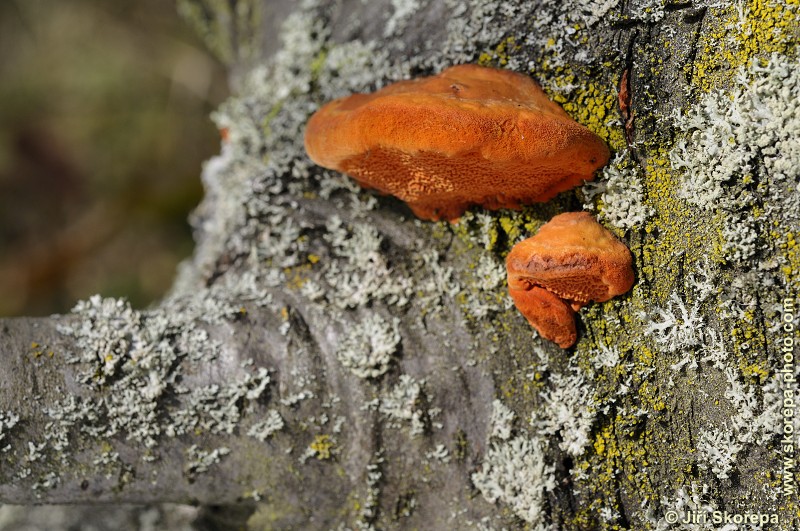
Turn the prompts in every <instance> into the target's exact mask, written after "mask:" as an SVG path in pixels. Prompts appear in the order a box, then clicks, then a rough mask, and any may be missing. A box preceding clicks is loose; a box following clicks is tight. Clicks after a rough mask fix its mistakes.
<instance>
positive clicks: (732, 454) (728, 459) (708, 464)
mask: <svg viewBox="0 0 800 531" xmlns="http://www.w3.org/2000/svg"><path fill="white" fill-rule="evenodd" d="M741 450H742V444H741V443H740V442H738V441H737V440H736V438H735V437H734V435H733V433H732V432H731V431H730V430H729V429H727V428H722V429H717V428H714V427H710V428H708V427H707V428H705V429H703V430H701V434H700V440H698V441H697V459H698V465H700V468H703V469H706V470H708V469H710V470H711V471H712V472H713V473H714V475H715V476H717V478H719V479H728V478H729V477H730V473H731V472H732V471H733V468H734V463H735V462H736V457H737V455H738V454H739V452H740V451H741Z"/></svg>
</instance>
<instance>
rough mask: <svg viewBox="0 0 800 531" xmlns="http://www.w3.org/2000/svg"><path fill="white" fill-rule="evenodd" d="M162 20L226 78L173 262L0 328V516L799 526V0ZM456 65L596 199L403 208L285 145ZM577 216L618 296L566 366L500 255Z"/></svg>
mask: <svg viewBox="0 0 800 531" xmlns="http://www.w3.org/2000/svg"><path fill="white" fill-rule="evenodd" d="M181 5H182V9H183V10H184V12H185V13H186V14H187V16H189V17H190V18H191V19H192V20H193V21H194V22H195V23H196V24H197V25H198V27H199V28H200V29H201V31H202V32H203V33H205V34H206V35H208V36H209V40H210V44H211V46H212V47H213V48H215V49H217V50H218V51H219V52H220V53H221V54H222V55H223V57H224V58H225V59H226V60H228V61H229V63H230V64H231V67H232V70H233V71H234V72H236V85H237V86H238V88H239V93H240V95H239V96H237V97H236V98H234V99H233V100H231V101H230V102H228V103H227V104H226V105H225V106H224V107H223V108H222V109H221V110H220V111H219V113H218V114H217V115H216V117H215V119H216V120H217V123H218V124H219V126H220V128H224V129H225V130H226V133H227V134H226V137H227V141H226V142H224V145H223V148H222V154H221V155H220V156H219V157H217V158H215V159H214V160H212V161H210V162H209V163H208V165H207V167H206V169H205V172H204V175H203V179H204V184H205V186H206V191H207V195H206V199H205V200H204V202H203V204H202V205H201V206H200V207H199V208H198V210H197V212H196V213H195V214H194V216H193V223H194V226H195V227H196V230H197V241H198V247H197V251H196V253H195V256H194V257H193V259H192V260H191V261H190V262H189V263H187V264H185V266H184V267H183V268H182V270H181V272H180V274H179V278H178V279H177V281H176V285H175V288H174V291H173V293H172V294H171V295H170V296H169V297H168V298H167V299H166V300H165V301H164V303H163V304H162V305H161V306H160V307H158V308H155V309H152V310H149V311H145V312H137V311H133V310H131V309H130V308H128V307H127V306H126V305H125V304H124V303H121V302H118V301H109V300H101V299H99V298H98V299H93V300H91V301H87V302H84V303H81V304H80V305H79V306H78V307H77V308H76V311H75V313H74V314H73V315H71V316H64V317H53V318H51V319H24V318H22V319H13V320H5V321H3V322H2V325H1V326H2V328H1V329H0V330H1V333H2V340H1V341H0V352H2V357H3V366H4V370H3V372H2V375H0V378H2V380H3V381H2V383H3V385H2V388H0V414H2V415H3V416H2V417H0V447H3V446H6V445H8V446H7V447H5V448H0V452H2V453H0V459H2V461H0V462H2V466H0V480H1V481H0V499H2V500H3V501H6V502H14V503H28V502H31V501H36V502H39V503H46V502H59V503H63V502H66V503H82V502H87V501H93V502H112V501H113V502H117V501H124V502H164V501H173V502H197V503H201V504H234V503H243V502H249V503H256V502H257V505H256V506H255V513H254V514H253V516H252V517H251V518H250V521H249V524H250V525H251V526H252V527H253V528H257V529H270V528H278V529H298V528H304V529H330V528H337V527H341V528H378V529H382V528H398V529H399V528H402V529H405V528H409V529H414V528H419V529H460V528H469V527H476V528H483V529H488V528H504V527H505V528H514V527H518V526H523V525H524V526H527V527H528V528H532V529H620V528H622V529H668V528H671V523H672V522H670V518H672V517H673V516H675V517H677V518H679V519H682V520H683V519H687V518H689V519H691V518H694V521H693V522H689V523H685V524H681V525H679V526H678V527H681V526H682V528H685V529H706V528H715V527H721V525H722V524H717V523H713V520H712V519H713V516H714V515H713V511H728V512H729V513H730V514H746V513H761V514H764V515H767V518H770V519H772V518H773V517H772V516H771V515H775V516H774V518H776V519H778V521H779V522H778V523H777V524H773V527H772V528H775V529H794V528H796V526H797V525H798V521H797V509H798V507H797V495H796V492H794V493H788V492H787V491H786V488H787V485H788V484H787V483H786V478H787V477H788V476H786V474H784V473H782V467H783V459H784V457H793V453H792V452H790V451H789V449H788V448H784V447H783V444H784V443H783V442H782V440H783V435H784V432H785V431H786V430H787V429H788V428H786V426H787V425H789V426H797V423H796V422H795V417H791V416H788V415H787V414H786V412H785V411H782V410H781V405H782V404H785V402H784V400H785V398H786V397H796V385H795V384H794V383H793V382H791V381H789V380H790V379H789V378H787V377H785V376H784V375H786V374H792V375H795V374H796V373H797V368H796V367H797V366H796V364H794V363H793V360H790V361H788V362H787V359H788V358H786V354H787V353H791V352H793V350H792V349H793V345H788V343H791V342H793V341H794V338H795V335H794V330H793V326H794V324H796V322H797V321H796V319H795V317H794V316H795V313H796V302H795V301H796V295H797V293H798V283H799V281H800V253H798V252H797V250H796V249H797V247H796V246H795V240H794V238H795V234H796V233H797V231H798V230H800V224H798V215H799V214H798V212H800V209H798V205H799V204H800V199H799V196H800V192H798V190H797V181H798V168H800V149H798V146H797V137H798V133H800V123H798V116H800V113H798V104H797V100H798V99H800V80H799V78H798V75H797V74H796V73H795V72H796V71H797V66H798V63H797V59H796V43H797V41H798V31H800V30H799V29H798V28H799V27H800V24H798V17H800V12H798V6H797V3H796V2H777V1H776V2H773V1H770V0H753V1H750V2H741V3H737V4H727V3H724V2H703V1H697V2H684V3H674V2H669V3H666V4H665V3H662V2H659V1H648V0H638V1H625V2H616V1H614V0H609V1H607V2H584V1H580V0H572V1H567V2H561V1H556V0H553V1H541V2H513V1H506V2H500V1H491V0H482V1H474V2H455V1H448V0H429V1H425V0H419V1H413V0H408V1H397V0H395V1H391V2H389V1H374V2H373V1H371V2H366V3H364V2H361V1H359V0H343V1H338V2H327V3H326V2H314V1H307V2H302V3H300V4H294V3H292V2H277V3H276V2H263V5H262V4H260V3H258V2H251V3H248V2H233V3H227V2H226V3H217V2H211V1H207V2H203V1H196V2H195V1H188V2H184V3H182V4H181ZM290 11H291V12H292V14H291V15H289V16H288V18H286V20H285V23H284V24H283V25H278V24H275V19H274V18H270V17H267V16H265V14H266V13H269V12H272V13H281V14H285V13H288V12H290ZM276 27H282V28H283V29H282V30H281V31H282V33H281V35H282V38H281V39H280V40H278V39H276V38H274V36H273V35H272V33H271V31H272V29H273V28H276ZM275 45H278V46H277V49H276V50H273V49H272V48H273V46H275ZM462 62H478V63H481V64H485V65H490V66H497V67H504V68H511V69H513V70H516V71H520V72H526V73H529V74H530V75H532V76H533V77H534V78H536V79H537V80H539V81H540V83H542V85H543V87H544V88H545V90H546V91H547V92H548V93H549V94H550V95H551V96H552V97H553V99H554V100H555V101H557V102H559V103H560V104H562V106H563V107H564V108H565V110H567V112H569V113H570V114H571V115H572V116H573V117H575V119H576V120H578V121H579V122H581V123H583V124H585V125H587V126H588V127H590V128H591V129H592V130H594V131H595V132H596V133H597V134H598V135H600V136H601V137H602V138H604V139H605V140H606V141H607V142H608V143H609V145H610V147H611V148H612V150H613V151H615V152H616V153H617V154H618V155H617V157H616V158H615V160H614V161H612V163H611V164H610V165H609V167H608V168H607V169H606V170H604V171H602V172H601V173H600V175H599V176H598V178H597V182H598V183H599V185H592V184H589V185H587V186H585V187H584V188H583V189H582V190H578V191H575V192H568V193H564V194H561V195H560V196H559V197H558V198H556V200H554V201H551V202H550V203H548V204H542V205H534V206H531V207H528V208H526V209H524V210H523V211H520V212H511V211H499V212H484V211H481V210H480V209H473V210H472V211H471V212H470V213H468V214H467V215H465V216H464V217H462V219H461V220H460V221H459V222H458V223H456V224H448V223H429V222H420V221H418V220H416V219H414V217H413V215H412V214H411V213H410V211H409V210H408V209H407V208H406V207H405V206H404V205H403V204H402V203H400V202H398V201H396V200H394V199H392V198H386V197H377V196H375V195H374V194H371V193H370V192H368V191H363V190H359V189H358V188H357V187H356V186H354V185H353V184H352V182H351V181H349V180H348V179H347V178H344V177H341V176H338V175H336V174H334V173H333V172H329V171H325V170H322V169H320V168H318V167H315V166H314V165H312V164H311V163H310V161H309V160H308V159H307V158H306V157H305V155H304V153H303V149H302V131H303V124H304V123H305V120H306V119H307V117H308V116H309V114H310V113H311V112H313V110H314V109H315V108H317V107H318V106H319V105H320V104H321V103H323V102H324V101H327V100H329V99H331V98H333V97H337V96H342V95H345V94H347V93H350V92H354V91H367V90H372V89H374V88H376V87H379V86H382V85H383V84H385V83H388V82H391V81H393V80H397V79H402V78H406V77H409V76H415V75H425V74H430V73H433V72H437V71H439V70H441V69H442V68H444V67H446V66H449V65H452V64H458V63H462ZM250 68H253V70H250ZM717 90H720V91H722V92H721V93H720V94H717V93H716V92H715V91H717ZM581 208H586V209H590V210H592V211H594V212H596V214H597V215H598V218H599V219H600V221H601V222H603V223H604V224H605V225H606V226H608V227H609V228H611V229H612V230H614V231H615V232H616V233H617V234H618V235H619V236H620V237H621V238H622V239H623V240H624V241H625V242H626V244H627V245H628V246H629V247H630V248H631V251H632V252H633V254H634V257H635V267H636V275H637V282H636V285H635V287H634V289H633V291H632V292H631V293H629V294H628V295H626V296H623V297H621V298H618V299H614V300H612V301H610V302H608V303H604V304H594V305H590V306H589V307H587V308H585V309H584V310H582V311H581V313H580V324H579V341H578V344H577V345H576V347H574V348H572V349H570V350H568V351H564V350H561V349H559V348H558V347H556V346H554V345H552V344H550V343H547V342H545V341H542V340H541V339H540V338H538V337H535V334H534V333H533V332H532V331H531V329H530V327H529V326H528V324H527V323H526V322H525V320H524V318H522V316H520V315H519V314H518V313H517V312H516V311H515V310H514V309H513V307H512V306H511V305H510V303H509V301H508V297H507V295H506V293H505V288H504V282H503V280H504V279H503V276H504V274H505V271H504V268H503V265H502V261H503V258H504V257H505V255H506V254H507V253H508V251H509V249H510V248H511V246H512V245H513V243H515V242H516V241H518V240H520V239H521V238H523V237H526V236H528V235H530V234H531V233H533V232H534V231H535V230H536V229H537V228H538V227H539V226H540V225H541V224H542V223H544V222H545V221H547V220H548V219H550V218H551V217H552V216H553V215H555V214H557V213H560V212H564V211H570V210H580V209H581ZM59 325H60V327H59ZM57 327H58V328H57ZM784 344H787V345H788V347H784ZM782 349H783V350H782ZM51 352H52V355H51ZM782 370H783V371H784V372H781V371H782ZM787 393H788V394H787ZM70 397H76V399H74V400H73V399H71V398H70ZM70 400H71V401H70ZM65 419H66V420H65ZM789 439H790V440H791V441H792V445H795V444H796V440H795V438H794V436H793V435H792V436H790V437H789ZM793 449H794V446H793V448H792V450H793ZM782 452H783V453H782ZM782 489H783V490H782ZM670 511H675V512H674V513H671V512H670ZM687 515H688V516H687Z"/></svg>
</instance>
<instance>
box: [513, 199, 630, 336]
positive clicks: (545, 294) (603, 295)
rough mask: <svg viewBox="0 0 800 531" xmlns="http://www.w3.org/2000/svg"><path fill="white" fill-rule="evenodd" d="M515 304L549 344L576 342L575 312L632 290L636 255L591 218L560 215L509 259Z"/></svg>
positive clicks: (514, 250) (519, 246) (584, 213)
mask: <svg viewBox="0 0 800 531" xmlns="http://www.w3.org/2000/svg"><path fill="white" fill-rule="evenodd" d="M506 270H507V272H508V290H509V293H510V294H511V298H512V299H513V300H514V304H515V305H516V306H517V309H519V311H520V312H522V315H524V316H525V318H526V319H528V322H529V323H530V324H531V325H532V326H533V327H534V328H536V329H537V330H538V331H539V333H540V334H541V335H542V337H544V338H545V339H549V340H551V341H555V342H556V343H558V345H559V346H560V347H562V348H567V347H570V346H572V345H573V344H574V343H575V341H576V340H577V332H576V330H575V312H576V311H578V310H579V309H581V307H583V306H585V305H586V304H588V303H589V302H590V301H594V302H605V301H607V300H609V299H611V298H612V297H615V296H617V295H620V294H622V293H625V292H627V291H628V290H629V289H631V287H632V286H633V280H634V279H633V267H632V259H631V253H630V251H629V250H628V248H627V247H625V244H623V243H622V242H620V241H619V240H618V239H617V238H615V237H614V235H613V234H611V233H610V232H609V231H608V230H606V229H605V228H603V227H602V226H601V225H600V224H599V223H597V222H596V221H595V220H594V218H592V216H591V215H589V214H588V213H587V212H567V213H565V214H559V215H558V216H556V217H554V218H553V219H551V220H550V221H549V222H548V223H546V224H545V225H543V226H542V228H541V229H539V232H538V233H536V235H535V236H533V237H532V238H528V239H527V240H524V241H521V242H519V243H518V244H516V245H515V246H514V247H513V249H511V252H510V253H509V255H508V257H507V258H506Z"/></svg>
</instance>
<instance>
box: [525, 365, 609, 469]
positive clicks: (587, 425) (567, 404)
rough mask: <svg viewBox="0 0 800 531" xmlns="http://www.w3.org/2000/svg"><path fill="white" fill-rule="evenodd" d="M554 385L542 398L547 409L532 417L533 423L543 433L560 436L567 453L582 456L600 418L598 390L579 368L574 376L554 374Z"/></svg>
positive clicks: (560, 445)
mask: <svg viewBox="0 0 800 531" xmlns="http://www.w3.org/2000/svg"><path fill="white" fill-rule="evenodd" d="M550 385H551V387H550V388H548V389H547V390H546V391H544V392H543V393H542V394H541V395H540V396H541V398H542V401H543V406H542V407H541V409H540V410H537V411H535V412H534V413H533V414H532V415H531V420H530V424H531V426H532V427H534V428H536V429H537V431H538V432H539V433H543V434H546V435H553V436H559V437H560V439H561V441H560V443H559V447H560V448H561V449H562V450H563V451H565V452H567V453H569V454H570V455H572V456H576V457H577V456H580V455H582V454H583V453H584V451H585V449H586V445H587V444H588V443H589V433H590V432H591V429H592V424H593V422H594V419H595V415H596V412H595V410H594V405H593V402H594V390H593V389H592V387H591V385H590V384H589V383H588V382H586V379H585V378H584V376H583V374H582V373H581V372H580V369H578V368H575V367H573V370H572V374H567V375H563V374H558V373H555V374H553V375H552V376H551V377H550Z"/></svg>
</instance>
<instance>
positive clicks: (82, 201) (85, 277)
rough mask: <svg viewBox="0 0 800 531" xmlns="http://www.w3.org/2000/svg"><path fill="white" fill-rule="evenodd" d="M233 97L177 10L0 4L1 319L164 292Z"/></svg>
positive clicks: (66, 2)
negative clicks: (222, 111) (219, 121)
mask: <svg viewBox="0 0 800 531" xmlns="http://www.w3.org/2000/svg"><path fill="white" fill-rule="evenodd" d="M226 86H227V84H226V80H225V72H224V69H223V68H222V66H221V65H219V64H218V63H217V62H216V61H215V59H214V58H213V57H212V56H211V55H210V54H208V53H207V52H206V50H205V48H204V47H203V45H202V44H201V43H200V42H199V39H198V38H197V37H196V36H195V34H194V32H193V31H192V30H191V29H190V28H188V27H187V26H186V24H185V23H183V22H182V21H181V19H180V17H179V16H178V14H177V12H176V6H175V4H174V3H172V2H164V1H160V0H124V1H121V0H116V1H112V2H109V1H107V0H61V1H58V0H4V1H3V2H0V315H23V314H24V315H46V314H50V313H54V312H65V311H68V310H69V309H70V308H71V307H72V305H73V304H74V303H75V301H76V300H78V299H80V298H85V297H87V296H89V295H91V294H93V293H102V294H103V295H107V296H126V297H128V298H129V299H130V300H131V302H132V303H133V304H134V306H137V307H144V306H146V305H148V304H149V303H151V302H152V301H153V300H155V299H157V298H158V297H159V296H161V295H162V294H163V293H164V292H165V291H166V289H167V288H168V287H169V285H170V284H171V281H172V278H173V276H174V273H175V266H176V264H177V263H178V262H179V261H180V260H182V259H184V258H186V257H187V256H189V255H190V253H191V250H192V240H191V233H190V229H189V226H188V224H187V222H186V218H187V216H188V214H189V212H190V211H191V209H192V208H193V207H194V206H195V205H197V203H198V202H199V201H200V198H201V194H202V189H201V186H200V179H199V176H200V171H201V164H202V161H203V160H205V159H207V158H209V157H210V156H211V155H213V154H214V153H216V152H217V151H218V150H219V134H218V132H217V131H216V129H215V128H214V125H213V124H212V123H211V121H210V120H209V119H208V115H209V113H210V111H211V110H213V109H214V108H215V107H216V106H217V105H218V104H219V103H220V102H221V101H222V99H224V98H225V97H226V95H227V88H226Z"/></svg>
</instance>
